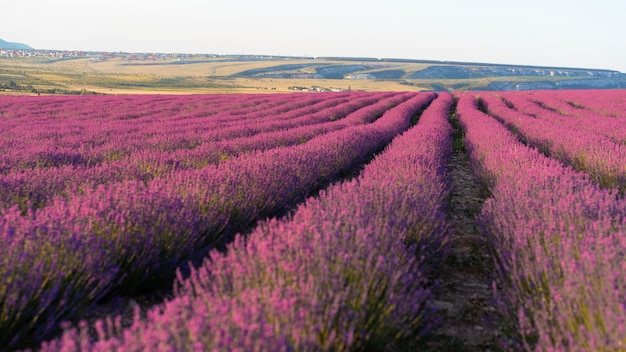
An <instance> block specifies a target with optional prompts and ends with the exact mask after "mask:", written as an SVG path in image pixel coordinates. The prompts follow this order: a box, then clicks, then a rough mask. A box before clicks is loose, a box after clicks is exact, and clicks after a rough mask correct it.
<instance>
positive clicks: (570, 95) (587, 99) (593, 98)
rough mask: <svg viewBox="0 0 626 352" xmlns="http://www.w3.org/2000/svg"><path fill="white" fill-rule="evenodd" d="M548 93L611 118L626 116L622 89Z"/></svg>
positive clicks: (624, 94)
mask: <svg viewBox="0 0 626 352" xmlns="http://www.w3.org/2000/svg"><path fill="white" fill-rule="evenodd" d="M550 95H554V96H556V97H558V98H559V99H561V100H562V101H564V102H565V103H566V104H568V105H570V106H572V107H574V108H576V109H580V110H590V111H593V112H595V113H598V114H601V115H604V116H607V117H611V118H615V117H619V118H624V117H626V91H624V90H623V89H616V90H594V89H590V90H571V91H570V90H567V91H554V92H551V93H550Z"/></svg>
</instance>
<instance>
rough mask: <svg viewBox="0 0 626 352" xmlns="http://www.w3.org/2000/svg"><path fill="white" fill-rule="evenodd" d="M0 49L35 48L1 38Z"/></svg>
mask: <svg viewBox="0 0 626 352" xmlns="http://www.w3.org/2000/svg"><path fill="white" fill-rule="evenodd" d="M0 49H17V50H32V49H33V48H31V47H30V46H28V45H26V44H22V43H11V42H7V41H4V40H2V39H0Z"/></svg>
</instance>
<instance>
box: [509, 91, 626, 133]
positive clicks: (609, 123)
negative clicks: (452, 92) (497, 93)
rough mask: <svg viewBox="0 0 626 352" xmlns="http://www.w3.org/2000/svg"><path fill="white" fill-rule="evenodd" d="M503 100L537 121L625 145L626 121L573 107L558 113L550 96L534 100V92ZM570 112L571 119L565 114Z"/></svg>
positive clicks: (510, 94)
mask: <svg viewBox="0 0 626 352" xmlns="http://www.w3.org/2000/svg"><path fill="white" fill-rule="evenodd" d="M536 94H537V93H536ZM501 98H502V99H504V100H505V101H506V103H507V104H509V105H514V106H515V108H516V109H517V110H518V111H520V112H522V113H524V114H527V115H530V116H533V117H535V118H537V119H542V120H547V121H549V122H550V123H551V124H558V125H562V126H567V128H573V129H577V130H579V131H581V132H583V133H587V134H598V135H602V136H606V137H608V138H610V139H611V140H612V141H613V142H615V143H617V144H626V119H618V118H610V117H606V116H603V115H600V114H597V113H594V112H592V111H590V110H584V112H583V110H581V109H576V108H573V107H570V111H567V110H565V111H564V112H561V110H563V109H562V108H561V110H559V109H557V108H553V107H552V106H558V105H557V104H556V103H555V102H556V101H557V99H554V98H553V97H552V95H551V94H539V96H538V97H533V96H532V95H531V93H525V94H524V93H517V94H515V93H509V92H504V93H502V94H501ZM565 105H566V106H569V105H567V104H565ZM571 110H574V111H571ZM568 113H569V114H570V115H569V116H566V115H564V114H568ZM573 114H576V115H573Z"/></svg>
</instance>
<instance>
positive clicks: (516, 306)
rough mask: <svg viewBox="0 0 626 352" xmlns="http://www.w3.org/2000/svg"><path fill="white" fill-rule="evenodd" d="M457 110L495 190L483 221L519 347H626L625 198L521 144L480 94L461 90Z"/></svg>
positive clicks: (477, 165)
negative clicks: (484, 107) (481, 102)
mask: <svg viewBox="0 0 626 352" xmlns="http://www.w3.org/2000/svg"><path fill="white" fill-rule="evenodd" d="M458 116H459V121H460V123H461V125H462V126H463V128H464V130H465V137H466V142H467V145H468V150H469V151H470V158H471V162H472V166H473V168H474V170H475V172H476V174H477V175H478V176H479V178H480V179H482V180H483V183H484V184H485V185H487V186H488V187H489V190H490V192H491V194H492V197H491V198H490V199H488V200H487V202H486V203H485V205H484V207H483V211H482V213H481V215H480V217H479V221H480V224H481V228H482V231H483V233H484V235H485V236H487V238H488V239H489V240H490V243H491V244H492V246H493V248H494V253H495V254H496V259H497V260H496V268H497V273H498V278H499V283H500V285H501V289H500V293H499V301H500V304H501V305H500V306H501V307H502V313H503V314H505V315H507V316H508V318H509V319H508V321H509V324H510V328H512V329H513V331H515V332H516V333H517V336H518V338H519V339H518V345H517V346H516V348H518V349H525V350H536V351H616V350H621V349H623V348H624V341H626V296H625V295H624V292H626V276H624V275H623V272H624V270H625V269H626V266H625V265H624V263H625V261H624V254H625V253H626V241H625V239H626V236H625V235H624V234H625V233H626V221H625V220H626V200H624V198H623V197H618V196H617V194H616V191H614V190H603V189H600V188H599V186H598V185H597V184H595V183H594V182H591V181H590V180H589V178H588V176H587V175H585V174H583V173H580V172H577V171H575V170H573V169H572V168H570V167H567V166H563V165H562V164H561V163H559V162H558V161H556V160H554V159H551V158H547V157H545V156H544V155H543V154H541V153H540V152H539V151H538V150H536V149H533V148H529V147H526V146H525V145H523V144H522V143H520V142H519V141H518V139H517V138H516V137H515V136H514V135H513V134H511V133H510V132H509V131H508V130H507V129H506V128H505V127H504V126H502V125H501V124H500V123H499V122H498V121H496V120H495V119H493V118H492V117H490V116H488V115H486V114H484V113H482V112H480V111H479V110H478V108H477V102H476V100H475V98H474V97H472V96H470V95H463V96H462V97H461V99H460V101H459V104H458ZM509 347H510V348H514V347H515V346H509Z"/></svg>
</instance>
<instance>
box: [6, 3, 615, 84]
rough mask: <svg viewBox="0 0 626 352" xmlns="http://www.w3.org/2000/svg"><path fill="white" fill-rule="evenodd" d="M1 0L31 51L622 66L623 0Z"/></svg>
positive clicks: (12, 37)
mask: <svg viewBox="0 0 626 352" xmlns="http://www.w3.org/2000/svg"><path fill="white" fill-rule="evenodd" d="M0 4H1V5H0V8H1V13H0V39H3V40H6V41H9V42H19V43H24V44H27V45H30V46H31V47H33V48H35V49H57V50H85V51H92V50H93V51H126V52H160V53H196V54H219V55H228V54H244V55H247V54H250V55H285V56H312V57H320V56H350V57H372V58H404V59H425V60H442V61H469V62H484V63H501V64H515V65H537V66H558V67H575V68H597V69H610V70H617V71H621V72H624V73H626V18H625V16H626V1H623V0H596V1H588V0H585V1H581V0H569V1H565V0H527V1H506V0H466V1H462V0H429V1H423V0H377V1H373V0H316V1H306V2H305V1H294V0H262V1H260V0H175V1H171V0H149V1H148V0H106V1H104V0H91V1H85V0H55V1H50V0H20V1H8V0H5V1H2V2H1V3H0Z"/></svg>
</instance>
